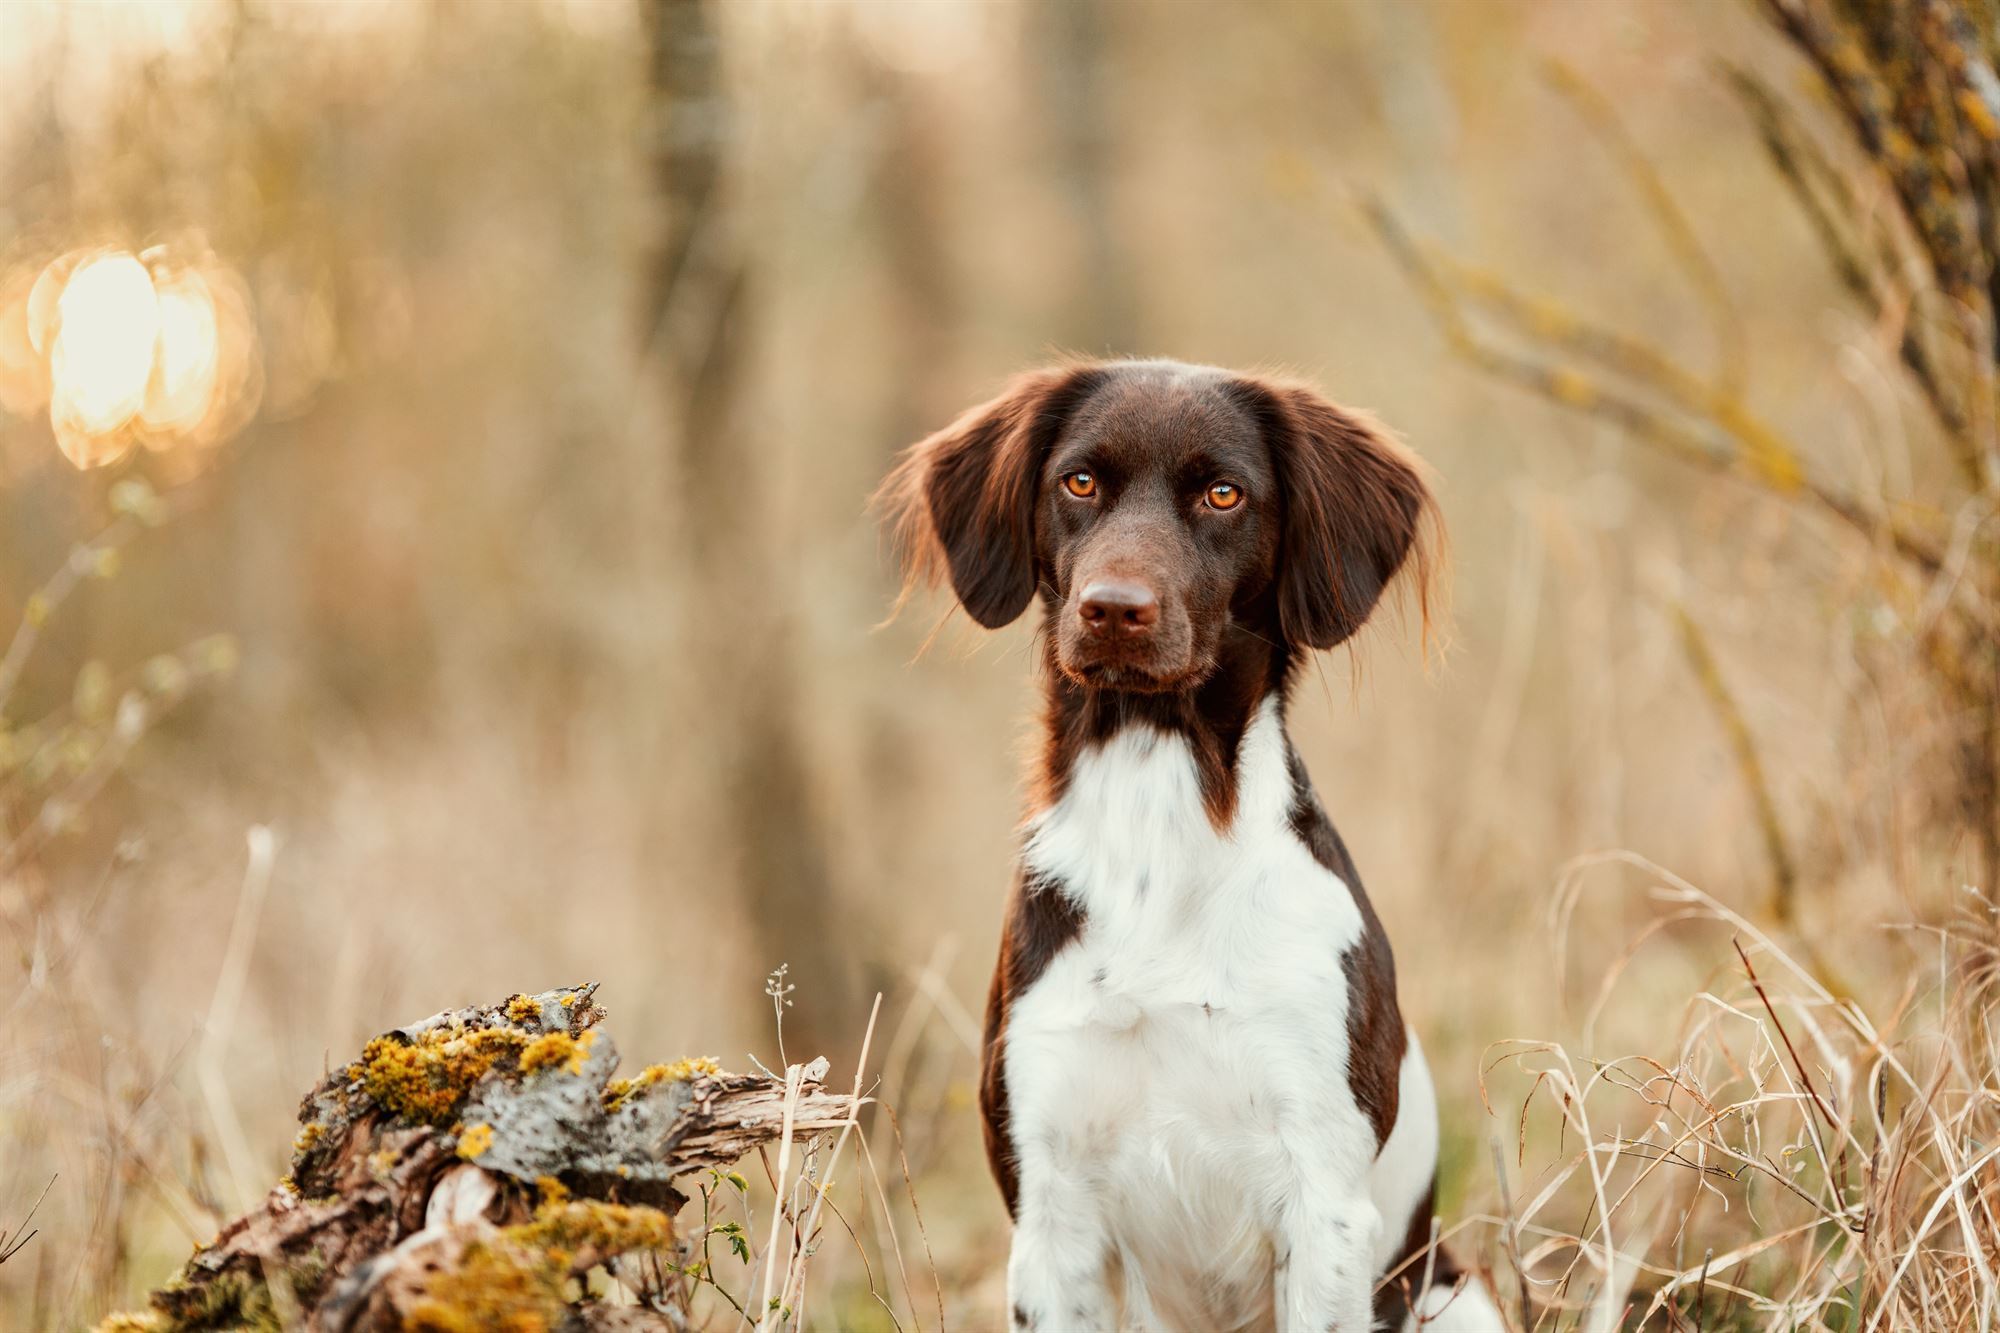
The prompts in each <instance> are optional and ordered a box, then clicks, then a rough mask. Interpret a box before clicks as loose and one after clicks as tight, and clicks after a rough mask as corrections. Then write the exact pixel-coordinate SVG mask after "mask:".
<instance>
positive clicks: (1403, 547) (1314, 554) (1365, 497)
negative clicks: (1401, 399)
mask: <svg viewBox="0 0 2000 1333" xmlns="http://www.w3.org/2000/svg"><path fill="white" fill-rule="evenodd" d="M1237 387H1238V391H1239V394H1240V396H1241V398H1242V400H1243V401H1245V402H1246V403H1247V404H1249V405H1250V406H1252V408H1253V410H1254V411H1255V412H1256V414H1257V416H1258V418H1259V420H1260V422H1261V424H1262V426H1263V429H1264V435H1265V438H1266V439H1267V440H1268V441H1269V442H1270V447H1271V453H1272V457H1273V459H1274V461H1275V462H1276V464H1277V469H1278V477H1279V482H1280V485H1281V486H1282V488H1283V491H1284V494H1283V496H1282V497H1281V498H1282V502H1283V506H1284V534H1283V536H1282V538H1281V539H1280V544H1279V569H1278V617H1279V627H1280V628H1281V629H1282V630H1283V632H1284V635H1285V638H1286V639H1287V640H1288V641H1290V642H1292V643H1295V644H1299V645H1301V646H1306V647H1312V648H1331V647H1333V646H1334V645H1335V644H1338V643H1341V642H1343V641H1345V640H1346V639H1348V638H1350V637H1352V636H1353V635H1354V633H1355V632H1356V631H1358V630H1359V629H1360V628H1361V626H1362V625H1363V624H1364V623H1366V621H1367V620H1368V617H1369V615H1370V614H1371V613H1372V612H1373V611H1374V609H1375V606H1376V603H1378V602H1379V601H1381V600H1382V596H1383V594H1384V593H1385V592H1386V591H1387V590H1388V589H1389V587H1390V586H1391V584H1392V583H1393V582H1394V580H1395V578H1396V576H1397V575H1398V573H1405V574H1407V576H1408V581H1409V584H1410V585H1411V587H1412V588H1413V590H1414V592H1415V594H1416V602H1417V608H1418V611H1419V613H1420V615H1421V617H1422V622H1423V627H1424V631H1425V633H1426V634H1428V633H1429V630H1430V624H1431V609H1432V605H1433V603H1434V602H1435V601H1436V599H1437V592H1436V588H1435V580H1436V578H1437V575H1438V567H1439V564H1440V563H1441V562H1440V556H1439V550H1438V548H1439V545H1440V544H1441V540H1442V532H1443V528H1442V523H1441V521H1440V519H1439V516H1438V509H1437V501H1436V500H1435V499H1434V498H1433V497H1432V495H1431V490H1430V487H1429V486H1428V485H1427V484H1426V483H1425V479H1424V468H1423V465H1422V464H1421V463H1420V462H1418V460H1417V458H1416V457H1415V455H1413V454H1411V453H1410V452H1409V450H1407V449H1405V448H1404V447H1403V446H1402V444H1400V443H1399V442H1398V441H1397V440H1396V439H1395V437H1394V436H1392V435H1390V434H1389V432H1388V430H1387V429H1386V428H1384V427H1383V426H1382V425H1381V423H1380V422H1377V421H1376V420H1375V419H1374V418H1373V417H1370V416H1369V415H1367V414H1366V413H1364V412H1356V411H1351V410H1349V409H1347V408H1344V407H1340V406H1337V405H1336V404H1334V403H1331V402H1328V401H1327V400H1326V399H1325V398H1323V397H1321V396H1320V395H1319V394H1318V393H1317V392H1315V391H1314V390H1312V389H1309V388H1307V387H1305V386H1304V385H1298V384H1286V383H1282V382H1272V381H1266V380H1256V379H1244V380H1241V381H1238V385H1237Z"/></svg>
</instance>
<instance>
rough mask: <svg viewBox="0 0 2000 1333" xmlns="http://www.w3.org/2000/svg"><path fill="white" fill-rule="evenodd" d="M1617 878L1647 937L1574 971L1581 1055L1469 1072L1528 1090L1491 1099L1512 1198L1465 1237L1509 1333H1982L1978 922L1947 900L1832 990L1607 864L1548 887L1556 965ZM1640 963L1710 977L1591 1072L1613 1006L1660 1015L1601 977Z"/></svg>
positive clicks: (1719, 906) (1994, 1109)
mask: <svg viewBox="0 0 2000 1333" xmlns="http://www.w3.org/2000/svg"><path fill="white" fill-rule="evenodd" d="M1617 867H1624V868H1626V869H1627V870H1630V871H1634V872H1636V873H1637V878H1638V880H1639V881H1640V882H1642V883H1643V884H1644V885H1645V886H1646V888H1645V893H1646V897H1647V898H1648V899H1649V901H1650V903H1651V907H1652V912H1653V916H1652V919H1651V920H1650V921H1648V922H1647V924H1646V925H1645V927H1644V929H1643V930H1642V931H1641V932H1640V933H1639V934H1638V936H1637V937H1635V939H1634V940H1633V942H1632V944H1631V946H1630V947H1629V948H1628V949H1627V950H1626V951H1625V952H1624V953H1623V954H1622V955H1620V956H1618V957H1616V958H1614V959H1612V960H1609V961H1608V962H1604V961H1603V960H1602V959H1601V958H1598V957H1597V955H1596V954H1595V952H1594V951H1593V959H1594V960H1596V961H1599V962H1602V963H1603V966H1604V972H1603V975H1602V976H1601V977H1600V978H1598V979H1597V980H1598V984H1597V986H1596V987H1595V991H1594V993H1593V994H1591V995H1589V996H1588V997H1587V998H1588V1005H1587V1009H1586V1012H1585V1013H1584V1014H1583V1015H1582V1022H1581V1036H1580V1037H1579V1038H1578V1039H1577V1040H1575V1041H1572V1042H1568V1043H1560V1042H1552V1041H1543V1040H1527V1039H1518V1040H1510V1041H1503V1042H1500V1043H1498V1044H1497V1045H1496V1046H1495V1047H1494V1048H1493V1051H1492V1055H1491V1061H1490V1064H1489V1072H1491V1071H1496V1070H1497V1071H1500V1072H1499V1073H1498V1074H1497V1075H1496V1076H1495V1077H1496V1080H1497V1081H1500V1082H1505V1083H1506V1084H1508V1085H1509V1086H1510V1087H1515V1088H1518V1087H1519V1086H1520V1085H1521V1083H1522V1082H1525V1083H1526V1085H1527V1090H1526V1092H1525V1094H1524V1095H1522V1096H1521V1098H1520V1100H1519V1102H1518V1104H1516V1103H1514V1102H1511V1101H1509V1102H1502V1101H1500V1100H1499V1099H1498V1098H1497V1097H1495V1098H1494V1104H1493V1109H1494V1110H1495V1111H1496V1113H1497V1114H1498V1116H1499V1123H1502V1124H1505V1125H1506V1126H1507V1127H1508V1130H1509V1131H1510V1133H1509V1135H1508V1138H1509V1142H1508V1143H1507V1145H1506V1146H1507V1151H1506V1157H1507V1158H1508V1159H1509V1160H1508V1161H1507V1162H1506V1163H1496V1168H1497V1169H1498V1170H1500V1171H1501V1172H1502V1173H1503V1180H1504V1178H1505V1176H1506V1175H1511V1174H1514V1173H1516V1172H1518V1173H1519V1177H1520V1183H1517V1184H1515V1185H1513V1186H1512V1188H1511V1190H1509V1191H1507V1193H1506V1194H1505V1195H1504V1196H1503V1197H1504V1198H1506V1199H1507V1200H1508V1201H1509V1206H1507V1207H1505V1208H1504V1209H1503V1210H1502V1211H1501V1213H1500V1214H1499V1215H1498V1216H1495V1217H1489V1218H1484V1219H1478V1220H1475V1221H1471V1222H1469V1223H1467V1224H1466V1232H1465V1234H1467V1235H1469V1236H1478V1237H1480V1238H1481V1242H1482V1243H1484V1244H1485V1245H1486V1246H1487V1248H1488V1250H1489V1252H1490V1253H1492V1254H1493V1255H1494V1256H1495V1257H1496V1259H1497V1266H1498V1267H1499V1269H1500V1270H1501V1272H1502V1274H1503V1278H1502V1281H1503V1286H1505V1287H1506V1288H1508V1290H1509V1294H1510V1295H1511V1296H1512V1297H1513V1298H1514V1302H1513V1304H1512V1306H1511V1309H1512V1310H1514V1311H1516V1312H1518V1318H1519V1319H1520V1323H1521V1327H1523V1328H1537V1329H1556V1328H1578V1329H1610V1328H1621V1327H1645V1328H1674V1329H1688V1328H1708V1329H1715V1328H1745V1329H1748V1328H1760V1329H1815V1330H1817V1329H1827V1330H1854V1329H1871V1330H1872V1329H1913V1328H1922V1329H1966V1330H1971V1329H1978V1330H1986V1329H1989V1328H1991V1327H1992V1326H1993V1323H1994V1321H1995V1319H1996V1318H2000V1286H1996V1271H2000V1265H1996V1262H1995V1254H1996V1249H1995V1246H1996V1242H2000V1226H1996V1223H1997V1222H2000V1217H1997V1216H1996V1210H2000V1167H1996V1165H1995V1159H1996V1157H2000V1081H1996V1078H1995V1074H1996V1055H2000V1046H1996V1043H1995V1037H1996V1032H1995V1028H1994V1024H1993V1008H1992V1001H1993V987H1994V982H1995V971H1994V954H1993V951H1992V947H1991V945H1990V944H1989V943H1988V942H1987V941H1989V940H1990V939H1991V938H1992V928H1993V920H1994V914H1993V908H1992V904H1991V903H1990V902H1989V901H1988V900H1987V899H1986V898H1985V897H1983V896H1982V895H1979V894H1978V893H1977V892H1976V891H1975V890H1972V889H1970V888H1968V889H1967V890H1966V907H1967V911H1966V913H1965V916H1964V919H1963V920H1962V921H1960V922H1958V923H1955V924H1953V925H1952V926H1948V927H1920V926H1915V925H1909V926H1904V927H1902V928H1897V927H1894V926H1888V925H1877V926H1869V927H1864V928H1859V929H1866V930H1867V931H1868V933H1869V935H1870V936H1871V938H1870V939H1868V940H1867V941H1866V942H1865V944H1863V945H1862V946H1861V947H1858V948H1852V949H1850V950H1849V952H1850V955H1851V956H1852V957H1854V958H1855V959H1857V960H1858V964H1859V965H1858V966H1857V968H1856V970H1855V971H1854V973H1853V974H1852V976H1851V977H1849V978H1848V979H1847V981H1846V983H1845V986H1844V987H1843V989H1842V992H1841V993H1839V994H1836V993H1835V991H1834V990H1832V989H1829V987H1828V985H1827V984H1825V983H1824V982H1822V981H1821V980H1820V979H1819V978H1820V976H1822V975H1824V973H1823V972H1821V971H1820V970H1819V969H1817V968H1816V967H1814V966H1811V965H1808V964H1806V963H1804V962H1802V961H1800V959H1799V957H1798V956H1797V953H1798V950H1797V946H1796V944H1793V945H1791V946H1788V945H1787V943H1786V942H1785V941H1784V940H1782V939H1780V938H1774V937H1773V935H1772V934H1771V933H1770V932H1769V931H1767V930H1766V929H1764V928H1760V927H1759V926H1758V925H1757V924H1756V923H1754V922H1752V921H1751V920H1749V919H1748V918H1746V917H1745V916H1744V915H1742V914H1741V913H1740V912H1738V911H1736V910H1734V909H1732V908H1730V907H1729V906H1727V905H1726V904H1724V903H1722V902H1720V901H1718V900H1717V899H1716V898H1715V897H1713V896H1711V895H1710V894H1708V893H1706V892H1704V891H1702V890H1701V889H1699V888H1697V887H1696V886H1694V885H1692V884H1690V883H1688V882H1687V881H1685V880H1683V879H1681V878H1679V877H1678V876H1675V875H1673V874H1672V873H1670V872H1668V871H1666V870H1664V869H1663V868H1661V867H1659V866H1657V865H1654V864H1652V863H1651V862H1648V861H1646V860H1644V859H1643V858H1640V857H1637V856H1634V855H1631V854H1629V853H1618V854H1614V855H1607V856H1601V857H1592V858H1587V859H1584V860H1582V861H1579V862H1577V863H1576V864H1574V865H1572V866H1571V867H1570V869H1569V871H1568V873H1567V874H1566V875H1565V877H1564V883H1563V887H1562V889H1561V892H1560V893H1559V894H1558V895H1557V897H1556V899H1555V901H1554V904H1553V906H1552V910H1551V912H1550V917H1549V927H1550V930H1551V933H1552V935H1553V936H1554V938H1555V939H1556V940H1557V942H1558V945H1559V949H1560V950H1562V951H1564V952H1567V951H1568V950H1569V949H1570V948H1571V947H1573V946H1574V944H1575V941H1574V938H1573V934H1572V931H1573V925H1574V917H1575V914H1576V912H1577V911H1578V909H1579V906H1580V904H1581V900H1582V899H1583V898H1584V897H1586V896H1588V895H1591V894H1594V893H1606V892H1611V893H1622V892H1626V891H1628V890H1627V889H1625V888H1609V887H1607V886H1606V885H1605V884H1604V881H1605V880H1607V879H1611V880H1613V881H1614V882H1619V883H1628V882H1629V881H1630V878H1631V877H1630V876H1621V875H1617V874H1615V873H1613V871H1614V869H1615V868H1617ZM1668 940H1671V941H1673V943H1668V942H1666V941H1668ZM1848 943H1849V944H1850V945H1853V944H1854V943H1855V942H1853V941H1849V942H1848ZM1663 948H1665V949H1676V950H1678V951H1680V952H1682V953H1684V954H1686V955H1689V956H1693V957H1699V958H1704V959H1713V960H1715V961H1714V967H1713V973H1712V975H1711V976H1710V977H1709V978H1708V980H1707V983H1706V984H1705V985H1703V986H1702V987H1701V988H1700V989H1699V990H1698V991H1696V992H1695V993H1694V994H1692V995H1690V996H1689V997H1688V999H1687V1000H1686V1002H1685V1007H1684V1009H1683V1012H1682V1016H1681V1019H1680V1023H1679V1027H1678V1031H1677V1032H1676V1033H1675V1034H1674V1036H1673V1038H1672V1039H1671V1040H1662V1041H1660V1042H1658V1043H1657V1044H1654V1045H1651V1046H1649V1048H1647V1049H1644V1050H1641V1051H1638V1052H1635V1053H1633V1054H1629V1055H1611V1054H1608V1053H1605V1052H1604V1049H1603V1043H1601V1042H1600V1041H1598V1040H1596V1039H1595V1037H1594V1034H1595V1033H1597V1032H1598V1030H1599V1029H1600V1025H1601V1024H1603V1023H1606V1022H1607V1021H1609V1020H1611V1019H1613V1018H1614V1017H1615V1015H1616V1012H1617V1011H1618V1010H1619V1009H1621V1008H1629V1007H1630V1006H1634V1005H1639V1006H1643V1007H1644V1013H1645V1015H1646V1016H1647V1021H1648V1022H1649V1023H1650V1024H1651V1025H1654V1026H1658V1025H1659V1016H1660V1014H1661V1012H1662V1006H1663V1002H1664V997H1663V996H1662V994H1661V993H1660V992H1659V991H1658V990H1657V989H1654V990H1647V991H1645V992H1643V993H1641V994H1636V995H1635V994H1631V993H1629V991H1628V990H1627V989H1626V988H1625V987H1624V986H1623V982H1624V978H1625V974H1626V973H1627V971H1628V969H1629V968H1631V967H1633V966H1634V965H1635V963H1637V962H1638V961H1639V960H1640V957H1641V955H1642V953H1643V952H1644V951H1646V950H1659V949H1663ZM1492 1095H1493V1093H1492V1091H1491V1090H1490V1089H1489V1096H1492ZM1550 1130H1553V1139H1554V1141H1553V1142H1550V1141H1549V1140H1550V1138H1551V1135H1550V1133H1549V1131H1550ZM1531 1143H1532V1144H1533V1145H1534V1146H1533V1147H1530V1144H1531ZM1496 1151H1497V1149H1496Z"/></svg>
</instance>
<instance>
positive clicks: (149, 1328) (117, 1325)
mask: <svg viewBox="0 0 2000 1333" xmlns="http://www.w3.org/2000/svg"><path fill="white" fill-rule="evenodd" d="M166 1327H167V1324H166V1321H165V1320H163V1319H162V1318H161V1317H160V1316H159V1315H158V1314H156V1313H155V1312H153V1311H151V1310H141V1311H136V1312H134V1313H130V1314H115V1315H111V1316H110V1317H108V1318H107V1319H105V1321H104V1322H103V1323H101V1324H99V1325H98V1326H97V1333H164V1330H165V1329H166Z"/></svg>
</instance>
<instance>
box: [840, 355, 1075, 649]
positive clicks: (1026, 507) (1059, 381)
mask: <svg viewBox="0 0 2000 1333" xmlns="http://www.w3.org/2000/svg"><path fill="white" fill-rule="evenodd" d="M1104 373H1105V372H1104V370H1103V368H1102V367H1101V366H1096V365H1076V366H1064V367H1055V368H1051V369H1046V370H1036V371H1030V372H1028V373H1027V374H1024V375H1018V376H1016V377H1015V378H1014V379H1013V380H1012V381H1011V382H1010V383H1009V384H1008V385H1007V388H1006V390H1005V391H1004V392H1003V393H1001V395H1000V396H999V397H997V398H995V399H993V400H992V401H991V402H988V403H982V404H980V405H979V406H978V407H975V408H972V409H971V410H970V411H968V412H966V413H965V414H964V415H962V416H960V417H959V419H958V420H956V421H954V422H952V423H951V424H950V425H949V426H946V427H945V428H944V429H943V430H941V431H939V432H937V433H936V434H935V435H931V436H929V437H928V438H926V439H923V440H920V441H919V442H918V443H916V444H915V445H913V446H911V447H910V449H909V451H908V452H907V453H905V454H904V455H903V457H902V459H901V460H900V461H898V462H897V464H896V467H895V469H894V470H893V471H892V472H890V474H889V476H888V479H887V480H886V481H884V482H883V483H882V489H881V490H880V491H878V492H877V493H876V497H875V499H876V504H877V505H878V506H879V507H880V508H881V509H882V511H883V512H884V516H885V520H886V521H887V522H888V523H889V524H890V525H891V527H892V529H893V531H894V533H895V540H896V546H897V548H898V553H899V554H900V556H901V558H902V563H903V572H904V593H905V595H907V594H908V592H909V590H910V589H911V588H912V587H913V586H915V585H916V584H919V583H923V584H932V585H934V584H936V583H938V582H939V581H940V580H941V579H942V578H943V577H944V576H945V575H947V574H949V576H950V578H951V587H952V591H953V592H955V593H957V594H958V600H959V602H960V604H961V605H963V606H964V607H965V609H966V612H967V613H968V614H969V615H971V617H972V618H973V619H974V620H976V621H978V622H979V623H980V624H982V625H984V626H986V628H988V629H997V628H999V627H1000V626H1002V625H1005V624H1007V623H1008V622H1010V621H1012V620H1013V619H1014V618H1015V617H1016V616H1018V615H1020V614H1021V612H1023V611H1024V610H1026V609H1027V606H1028V602H1029V601H1030V600H1031V599H1032V598H1033V597H1034V595H1035V483H1036V481H1037V479H1038V477H1039V475H1040V473H1041V469H1042V460H1043V459H1045V458H1046V457H1047V456H1048V451H1049V449H1050V447H1051V446H1052V445H1053V444H1054V443H1055V440H1056V436H1057V435H1059V434H1060V433H1061V431H1062V428H1063V425H1064V423H1065V422H1066V421H1067V420H1068V419H1069V415H1070V413H1071V412H1073V411H1074V410H1075V409H1076V407H1077V405H1078V404H1079V403H1081V402H1082V401H1083V400H1084V399H1085V398H1086V397H1088V396H1089V394H1090V393H1091V391H1092V390H1093V389H1095V388H1096V387H1097V386H1098V385H1099V384H1101V383H1102V382H1103V379H1104Z"/></svg>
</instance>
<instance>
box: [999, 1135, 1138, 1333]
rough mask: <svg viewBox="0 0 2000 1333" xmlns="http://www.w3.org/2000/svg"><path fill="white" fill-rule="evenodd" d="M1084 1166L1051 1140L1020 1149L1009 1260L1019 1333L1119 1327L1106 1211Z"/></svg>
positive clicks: (1011, 1311) (1012, 1313) (1010, 1299)
mask: <svg viewBox="0 0 2000 1333" xmlns="http://www.w3.org/2000/svg"><path fill="white" fill-rule="evenodd" d="M1079 1165H1080V1164H1079V1163H1077V1162H1075V1161H1072V1160H1069V1158H1068V1157H1067V1156H1066V1155H1064V1154H1063V1153H1062V1152H1061V1151H1060V1150H1059V1148H1056V1147H1053V1146H1052V1145H1049V1144H1040V1145H1035V1146H1033V1147H1029V1148H1027V1149H1026V1150H1024V1151H1023V1152H1022V1153H1021V1157H1020V1170H1021V1196H1020V1204H1019V1207H1018V1209H1017V1211H1016V1213H1015V1218H1014V1249H1013V1253H1012V1254H1011V1255H1010V1256H1009V1257H1008V1260H1007V1308H1008V1317H1009V1319H1010V1320H1011V1321H1012V1325H1011V1326H1012V1328H1013V1333H1093V1331H1095V1330H1104V1331H1105V1333H1110V1330H1112V1329H1113V1328H1115V1327H1116V1326H1117V1311H1116V1309H1115V1308H1114V1303H1113V1298H1112V1294H1111V1286H1110V1274H1109V1272H1108V1269H1109V1264H1108V1262H1107V1260H1108V1258H1109V1249H1108V1246H1107V1242H1106V1239H1105V1234H1104V1216H1103V1209H1102V1207H1101V1206H1100V1203H1099V1200H1098V1198H1097V1195H1096V1192H1095V1190H1094V1189H1093V1188H1092V1187H1091V1186H1090V1184H1089V1183H1087V1177H1086V1175H1085V1173H1084V1172H1083V1171H1081V1170H1080V1169H1078V1167H1079Z"/></svg>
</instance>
